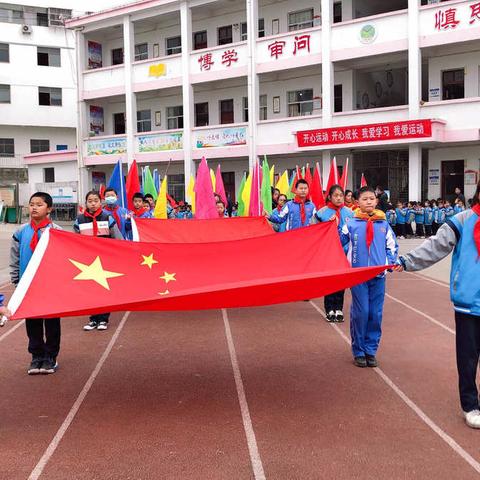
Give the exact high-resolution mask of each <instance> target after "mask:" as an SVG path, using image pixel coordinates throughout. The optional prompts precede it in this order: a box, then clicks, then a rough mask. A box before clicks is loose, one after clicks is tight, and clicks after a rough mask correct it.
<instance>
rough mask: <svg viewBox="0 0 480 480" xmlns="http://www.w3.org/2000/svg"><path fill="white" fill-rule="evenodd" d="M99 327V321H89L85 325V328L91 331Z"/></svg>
mask: <svg viewBox="0 0 480 480" xmlns="http://www.w3.org/2000/svg"><path fill="white" fill-rule="evenodd" d="M96 328H97V322H88V323H87V324H86V325H84V326H83V329H84V330H86V331H87V332H89V331H90V330H95V329H96Z"/></svg>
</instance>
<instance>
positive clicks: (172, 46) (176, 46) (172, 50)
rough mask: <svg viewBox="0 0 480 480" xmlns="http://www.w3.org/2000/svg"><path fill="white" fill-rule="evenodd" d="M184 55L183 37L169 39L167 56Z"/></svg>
mask: <svg viewBox="0 0 480 480" xmlns="http://www.w3.org/2000/svg"><path fill="white" fill-rule="evenodd" d="M176 53H182V37H180V36H179V37H171V38H167V55H175V54H176Z"/></svg>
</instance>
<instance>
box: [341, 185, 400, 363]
mask: <svg viewBox="0 0 480 480" xmlns="http://www.w3.org/2000/svg"><path fill="white" fill-rule="evenodd" d="M358 206H359V209H358V210H357V211H356V212H355V214H354V217H353V218H352V219H350V221H348V222H347V223H345V225H344V226H343V228H342V230H341V241H342V244H343V245H344V246H346V245H348V254H347V257H348V259H349V261H350V263H351V265H352V267H353V268H358V267H370V266H375V265H388V264H394V263H395V262H396V260H397V251H398V245H397V242H396V238H395V234H394V233H393V231H392V229H391V228H390V226H389V225H388V223H387V221H386V218H385V214H384V213H383V212H382V211H381V210H376V208H375V207H376V206H377V198H376V196H375V190H373V188H371V187H362V188H361V189H360V191H359V196H358ZM351 291H352V307H351V310H350V334H351V337H352V353H353V358H354V363H355V365H356V366H357V367H376V366H377V359H376V354H377V349H378V345H379V343H380V337H381V334H382V314H383V303H384V300H385V273H382V274H380V275H378V276H377V277H376V278H373V279H372V280H369V281H368V282H365V283H362V284H360V285H357V286H355V287H352V289H351Z"/></svg>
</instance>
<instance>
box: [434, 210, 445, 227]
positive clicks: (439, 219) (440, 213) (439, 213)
mask: <svg viewBox="0 0 480 480" xmlns="http://www.w3.org/2000/svg"><path fill="white" fill-rule="evenodd" d="M433 219H434V220H435V223H438V224H442V223H445V208H443V207H442V208H440V207H437V210H436V212H435V214H434V217H433Z"/></svg>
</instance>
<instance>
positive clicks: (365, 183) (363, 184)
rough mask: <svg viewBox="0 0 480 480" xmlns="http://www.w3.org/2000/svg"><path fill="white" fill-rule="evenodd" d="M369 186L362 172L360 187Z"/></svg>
mask: <svg viewBox="0 0 480 480" xmlns="http://www.w3.org/2000/svg"><path fill="white" fill-rule="evenodd" d="M366 186H367V180H366V178H365V175H364V174H363V173H362V179H361V180H360V188H362V187H366Z"/></svg>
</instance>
